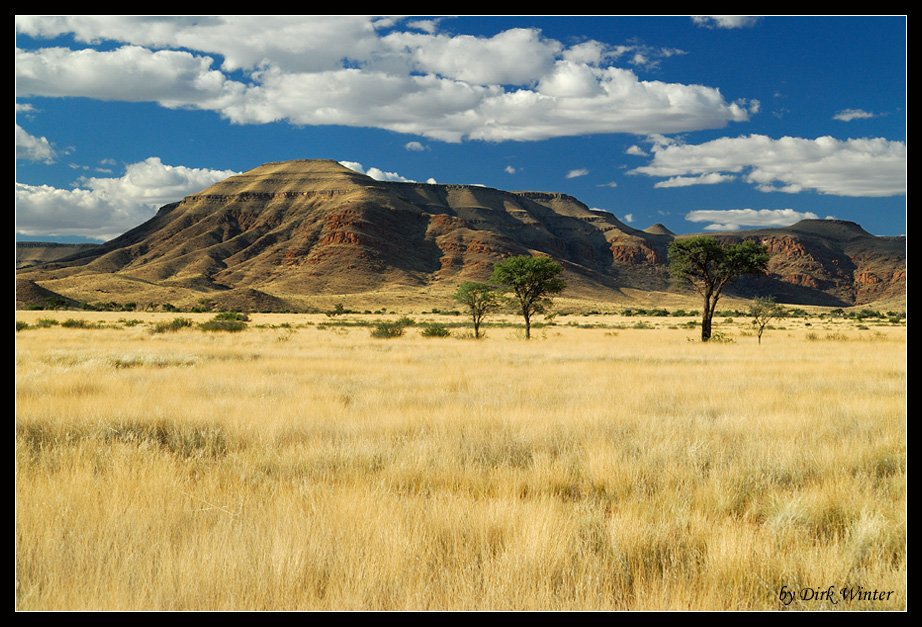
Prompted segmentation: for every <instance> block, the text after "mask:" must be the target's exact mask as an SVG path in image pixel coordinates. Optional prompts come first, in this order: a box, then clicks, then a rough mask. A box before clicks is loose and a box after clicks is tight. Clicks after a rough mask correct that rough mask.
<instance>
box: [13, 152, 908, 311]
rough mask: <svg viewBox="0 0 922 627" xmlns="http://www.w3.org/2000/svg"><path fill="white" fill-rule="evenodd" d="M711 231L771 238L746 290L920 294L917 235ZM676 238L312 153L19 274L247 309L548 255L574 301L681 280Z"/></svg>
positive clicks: (831, 295)
mask: <svg viewBox="0 0 922 627" xmlns="http://www.w3.org/2000/svg"><path fill="white" fill-rule="evenodd" d="M712 235H715V236H719V237H721V238H726V239H727V240H734V239H736V240H738V239H742V238H746V239H756V240H758V241H761V242H763V243H765V244H766V245H768V246H769V250H770V252H771V253H772V260H771V263H770V270H771V272H770V275H768V276H765V277H760V278H759V279H758V280H756V281H750V282H748V283H744V284H742V285H741V286H740V290H741V293H742V294H744V295H745V294H746V292H747V290H748V291H750V292H752V293H755V292H756V291H758V292H759V293H763V294H764V293H770V294H774V295H776V297H777V298H778V300H779V301H782V302H792V303H800V304H818V305H832V306H849V305H855V304H863V303H869V302H872V301H876V300H880V299H886V298H898V297H900V295H901V294H902V293H903V291H904V290H905V238H880V237H875V236H872V235H869V234H868V233H866V232H864V231H863V230H862V229H861V228H860V227H859V226H858V225H855V224H853V223H844V222H839V221H826V220H819V221H804V222H800V223H798V224H796V225H794V226H792V227H788V228H785V229H763V230H754V231H740V232H735V233H719V234H712ZM676 237H677V236H676V235H674V234H673V233H671V232H669V231H668V229H665V228H664V227H662V226H661V225H656V226H654V227H651V228H649V229H647V230H646V231H640V230H637V229H633V228H631V227H629V226H627V225H625V224H623V223H622V222H620V221H619V220H618V219H617V218H615V217H614V216H613V215H612V214H610V213H607V212H602V211H594V210H591V209H590V208H588V207H587V206H586V205H584V204H583V203H581V202H580V201H578V200H577V199H575V198H573V197H571V196H567V195H565V194H557V193H549V192H509V191H502V190H498V189H493V188H487V187H478V186H469V185H435V184H424V183H397V182H382V181H376V180H374V179H372V178H371V177H368V176H366V175H363V174H359V173H357V172H354V171H352V170H350V169H348V168H346V167H344V166H342V165H340V164H339V163H337V162H335V161H332V160H297V161H285V162H276V163H266V164H264V165H261V166H259V167H257V168H255V169H253V170H250V171H248V172H245V173H243V174H240V175H237V176H233V177H230V178H228V179H226V180H224V181H221V182H219V183H216V184H215V185H212V186H211V187H209V188H208V189H205V190H203V191H201V192H199V193H197V194H192V195H190V196H187V197H186V198H184V199H182V200H181V201H180V202H177V203H173V204H169V205H166V206H164V207H162V208H161V209H160V210H159V211H158V212H157V214H156V215H155V216H154V217H153V218H151V219H150V220H148V221H147V222H145V223H144V224H141V225H139V226H138V227H136V228H134V229H132V230H130V231H128V232H127V233H125V234H123V235H121V236H120V237H117V238H115V239H113V240H111V241H109V242H106V243H105V244H101V245H98V246H94V247H89V248H85V249H81V250H78V251H77V252H76V253H75V254H73V255H70V256H68V257H65V258H62V259H57V260H54V261H51V262H49V263H44V264H41V265H35V266H31V267H25V268H21V269H20V270H19V271H18V272H17V276H18V279H19V281H20V283H21V284H23V285H27V284H28V285H35V286H39V287H41V288H43V289H45V290H50V291H51V292H53V293H56V294H60V295H61V296H63V297H67V298H73V299H75V300H82V301H87V302H98V301H112V300H117V301H134V302H138V303H139V304H140V303H142V302H154V303H156V302H160V303H162V302H171V303H172V304H174V305H177V306H179V305H182V304H184V303H190V302H192V303H194V302H197V301H200V300H202V299H209V298H210V299H218V300H221V301H222V302H224V303H225V304H226V305H227V304H228V303H229V306H233V304H234V299H235V298H237V299H240V300H241V302H243V303H244V305H243V306H246V303H250V304H251V305H253V307H256V308H259V305H257V303H258V302H261V306H262V307H264V308H287V309H298V308H299V306H300V305H302V304H303V303H305V302H308V301H309V300H310V299H311V298H314V297H317V296H320V295H326V294H330V295H342V294H358V293H367V292H382V291H401V290H404V291H407V292H408V293H409V292H412V291H415V292H417V293H427V294H432V295H433V296H437V295H440V294H441V295H445V294H448V293H450V292H451V291H454V289H455V288H456V287H457V285H458V284H459V283H460V282H461V281H463V280H486V279H487V277H488V276H489V274H490V272H491V270H492V268H493V265H494V264H495V263H496V262H497V261H499V260H500V259H502V258H503V257H506V256H511V255H521V254H546V255H550V256H552V257H554V258H555V259H557V260H558V261H560V262H561V263H562V264H563V265H564V268H565V275H566V276H565V278H566V280H567V282H568V285H569V289H568V290H567V294H568V296H571V297H575V298H580V297H583V298H592V299H596V300H617V299H618V297H619V296H621V294H622V293H623V291H624V290H626V289H627V290H644V291H648V292H649V291H668V290H670V289H671V288H670V285H669V277H668V269H667V257H666V250H667V247H668V245H669V242H671V241H672V240H673V239H674V238H676ZM678 237H683V236H678ZM23 293H25V290H24V291H23ZM244 301H245V302H244Z"/></svg>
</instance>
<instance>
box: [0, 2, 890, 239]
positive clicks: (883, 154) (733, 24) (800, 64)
mask: <svg viewBox="0 0 922 627" xmlns="http://www.w3.org/2000/svg"><path fill="white" fill-rule="evenodd" d="M906 33H907V31H906V17H905V16H889V17H888V16H864V17H860V16H859V17H823V16H818V17H799V16H762V17H750V16H667V17H661V16H653V17H643V16H545V17H532V16H503V17H497V16H460V17H456V16H452V17H447V16H409V17H387V16H349V15H344V16H205V17H190V16H182V17H172V16H150V17H144V16H69V17H68V16H58V17H54V16H17V17H16V233H17V238H18V239H21V240H46V241H105V240H107V239H111V238H112V237H115V236H117V235H119V234H121V233H123V232H124V231H126V230H128V229H130V228H132V227H134V226H137V225H138V224H141V223H142V222H144V221H145V220H147V219H149V218H150V217H152V216H153V215H154V213H155V212H156V209H157V208H159V207H160V206H162V205H164V204H167V203H169V202H174V201H178V200H181V199H182V198H183V197H184V196H186V195H188V194H191V193H195V192H197V191H201V190H202V189H204V188H206V187H208V186H209V185H211V184H212V183H214V182H216V181H219V180H222V179H224V178H227V177H228V176H230V175H233V174H235V173H238V172H244V171H246V170H249V169H252V168H254V167H257V166H259V165H261V164H262V163H266V162H268V161H283V160H288V159H300V158H324V159H336V160H338V161H340V162H342V163H344V164H348V165H349V166H350V167H352V168H354V169H356V170H359V171H363V172H365V173H367V174H369V175H371V176H373V177H375V178H379V179H382V180H387V179H395V180H412V181H420V182H435V183H446V184H447V183H453V184H474V185H486V186H489V187H496V188H499V189H506V190H539V191H555V192H563V193H567V194H571V195H573V196H575V197H576V198H578V199H580V200H581V201H583V202H585V203H586V204H587V205H589V206H590V207H592V208H594V209H599V210H604V211H609V212H611V213H613V214H614V215H615V216H617V217H618V218H619V219H620V220H622V221H623V222H625V223H626V224H629V225H630V226H633V227H635V228H640V229H643V228H646V227H648V226H650V225H652V224H655V223H662V224H664V225H665V226H667V227H668V228H669V229H671V230H672V231H674V232H676V233H698V232H707V231H709V230H715V229H736V228H757V227H764V226H784V225H789V224H793V223H794V222H796V221H798V220H800V219H803V218H828V217H831V218H837V219H843V220H852V221H855V222H857V223H859V224H860V225H862V226H863V227H864V228H865V229H866V230H868V231H869V232H871V233H873V234H876V235H900V234H905V233H906V171H907V161H906V72H907V69H906Z"/></svg>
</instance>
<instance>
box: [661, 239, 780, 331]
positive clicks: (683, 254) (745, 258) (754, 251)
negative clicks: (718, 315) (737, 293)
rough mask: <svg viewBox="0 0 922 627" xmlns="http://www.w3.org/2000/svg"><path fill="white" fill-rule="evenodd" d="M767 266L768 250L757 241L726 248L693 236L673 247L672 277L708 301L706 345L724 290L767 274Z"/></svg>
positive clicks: (703, 324) (704, 318) (704, 322)
mask: <svg viewBox="0 0 922 627" xmlns="http://www.w3.org/2000/svg"><path fill="white" fill-rule="evenodd" d="M767 267H768V251H767V249H766V247H765V246H763V245H761V244H756V243H755V242H748V241H745V242H742V243H740V244H730V245H727V246H723V245H721V243H720V242H719V241H717V239H716V238H713V237H692V238H688V239H682V240H673V241H672V243H671V244H669V274H670V275H672V278H673V280H674V281H676V282H677V283H680V284H687V285H691V286H692V287H693V288H694V289H695V290H696V291H697V292H698V293H699V294H701V296H702V297H703V298H704V312H703V313H702V314H701V341H702V342H707V341H708V340H709V339H711V321H712V320H713V319H714V310H715V309H716V308H717V301H718V299H720V296H721V294H722V293H723V290H724V288H725V287H727V286H728V285H730V284H731V283H733V282H734V281H735V280H736V279H738V278H739V277H741V276H743V275H746V274H759V273H762V272H765V271H766V269H767Z"/></svg>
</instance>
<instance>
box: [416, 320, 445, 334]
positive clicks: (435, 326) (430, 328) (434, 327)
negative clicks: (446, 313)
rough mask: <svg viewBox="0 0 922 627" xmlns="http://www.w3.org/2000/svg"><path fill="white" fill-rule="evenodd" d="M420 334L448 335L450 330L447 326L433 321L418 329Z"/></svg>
mask: <svg viewBox="0 0 922 627" xmlns="http://www.w3.org/2000/svg"><path fill="white" fill-rule="evenodd" d="M420 335H422V336H423V337H448V336H449V335H451V331H449V330H448V327H446V326H445V325H444V324H439V323H438V322H433V323H431V324H427V325H426V326H425V327H424V328H423V330H422V331H420Z"/></svg>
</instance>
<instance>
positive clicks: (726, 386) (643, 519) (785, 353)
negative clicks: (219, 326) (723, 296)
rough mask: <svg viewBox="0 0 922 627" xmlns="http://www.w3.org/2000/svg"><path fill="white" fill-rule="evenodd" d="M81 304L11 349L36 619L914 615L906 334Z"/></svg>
mask: <svg viewBox="0 0 922 627" xmlns="http://www.w3.org/2000/svg"><path fill="white" fill-rule="evenodd" d="M37 315H38V314H33V317H36V319H37ZM28 316H29V314H27V313H24V314H17V319H20V318H21V319H23V320H27V321H28V322H30V323H32V324H34V320H33V319H32V318H29V317H28ZM121 316H122V317H124V314H121ZM41 317H43V318H48V317H49V314H48V313H47V312H44V313H43V314H42V315H41ZM68 317H73V315H72V314H71V315H69V316H68ZM87 317H88V319H90V320H92V321H99V320H102V321H104V322H105V324H101V325H98V327H97V328H80V327H63V326H62V325H43V326H30V327H29V328H28V329H27V330H24V331H20V332H18V333H17V337H16V339H17V346H16V368H17V369H16V605H17V609H21V610H36V609H40V610H80V609H103V610H113V609H137V610H147V609H156V610H172V609H176V610H208V609H216V610H244V609H246V610H271V609H283V610H298V609H318V610H350V609H355V610H359V609H361V610H412V609H422V610H447V609H462V610H464V609H467V610H506V609H509V610H583V609H584V610H596V609H605V610H607V609H614V610H620V609H635V610H636V609H640V610H643V609H678V610H682V609H689V610H701V609H750V610H762V609H781V608H784V607H788V608H789V609H904V608H905V607H906V361H905V358H906V339H905V327H898V326H895V327H886V326H884V327H881V328H879V329H864V330H861V329H856V328H853V327H848V326H846V325H840V326H839V327H837V333H838V334H839V335H837V336H836V337H832V338H828V339H827V338H826V337H825V333H824V334H821V335H820V336H819V338H818V339H817V338H813V339H808V338H807V334H808V333H810V332H814V333H815V332H816V329H817V325H814V326H812V327H804V326H802V325H795V324H789V325H788V328H786V329H775V330H769V331H767V332H766V335H765V336H764V337H763V340H762V344H761V345H758V344H757V343H756V338H755V337H754V336H750V335H747V334H746V333H747V329H746V328H745V325H744V324H736V325H732V326H731V325H725V326H724V327H723V329H724V331H725V333H726V335H727V336H728V337H729V338H731V339H733V340H734V341H733V342H726V343H709V344H701V343H700V342H696V341H690V340H694V339H695V331H694V330H693V329H692V330H689V329H685V328H681V327H678V326H677V325H676V324H675V322H674V321H663V320H657V319H650V320H648V321H647V322H648V323H649V326H651V327H656V328H652V329H651V328H631V325H634V324H635V323H636V320H633V319H616V318H610V319H601V318H600V319H599V320H598V321H597V322H603V323H604V324H602V325H599V326H598V328H577V327H575V326H568V325H567V324H566V319H563V320H558V324H557V325H556V326H551V327H546V328H544V329H539V330H535V336H536V338H537V339H533V340H531V341H527V342H526V341H524V340H522V339H519V334H518V333H517V330H516V329H515V328H513V327H511V326H502V327H500V326H494V327H491V328H488V329H487V335H488V338H487V339H485V340H481V341H475V340H469V339H458V338H457V337H448V338H426V337H422V336H421V335H420V333H419V329H418V328H408V329H407V331H406V333H405V334H404V335H403V336H402V337H399V338H394V339H376V338H373V337H371V333H370V330H371V328H372V327H370V326H353V327H345V326H342V327H330V326H324V323H325V322H326V321H325V317H323V316H315V317H309V316H300V317H299V316H281V315H277V316H270V315H264V316H259V315H254V316H253V320H252V321H251V323H250V325H249V328H248V329H247V330H245V331H242V332H237V333H220V332H218V333H214V332H205V331H202V330H199V329H197V328H196V327H194V326H188V327H186V326H183V327H182V328H179V329H177V330H175V331H172V332H161V333H152V332H151V331H152V328H153V327H154V326H155V325H156V324H157V322H163V321H169V320H170V319H171V317H168V316H165V315H164V314H158V315H154V314H139V315H138V316H132V317H136V318H140V319H142V320H143V321H142V322H141V323H138V324H132V325H126V324H118V321H117V318H116V317H111V316H110V317H109V318H106V317H105V316H102V315H100V314H92V315H89V314H87ZM190 317H193V316H190ZM60 319H61V320H62V321H63V320H64V319H65V317H64V316H61V317H60ZM204 319H205V318H204V317H203V318H201V320H204ZM201 320H200V319H199V318H196V319H195V322H196V323H197V322H199V321H201ZM455 321H457V320H455ZM508 321H509V322H510V323H511V322H514V320H513V319H511V318H510V319H509V320H508ZM717 328H720V327H719V326H718V327H717ZM454 331H455V335H456V336H457V334H458V333H457V329H454ZM830 585H834V586H835V588H836V589H841V588H842V587H844V586H853V587H857V586H859V585H860V586H862V587H863V588H864V589H875V588H876V589H879V590H887V591H890V590H892V591H893V593H892V594H891V595H890V598H889V599H887V600H885V601H857V600H853V601H851V602H846V601H844V600H842V599H841V597H840V596H838V597H837V599H836V600H838V601H839V603H837V604H833V603H831V602H829V601H815V600H803V599H800V598H798V599H797V600H795V601H794V602H792V603H791V604H790V605H787V606H785V605H783V604H782V603H781V601H780V600H779V593H780V591H781V590H782V588H783V587H784V586H786V587H787V589H788V590H791V589H795V590H797V591H801V590H803V589H804V588H811V589H817V588H822V589H824V590H825V589H827V588H828V587H829V586H830Z"/></svg>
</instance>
